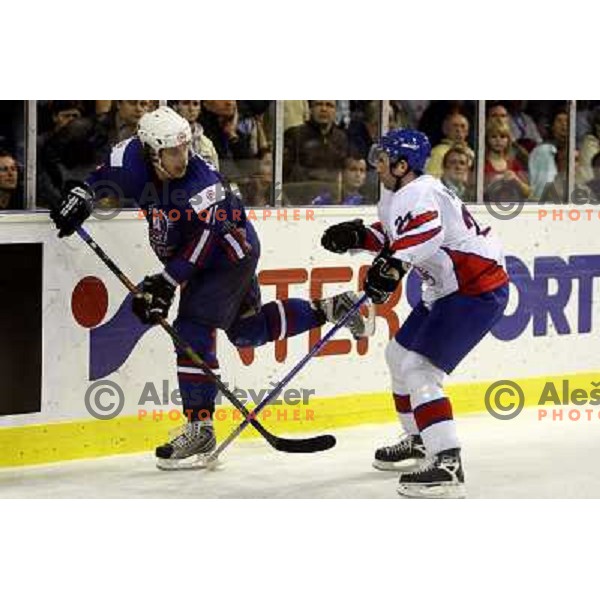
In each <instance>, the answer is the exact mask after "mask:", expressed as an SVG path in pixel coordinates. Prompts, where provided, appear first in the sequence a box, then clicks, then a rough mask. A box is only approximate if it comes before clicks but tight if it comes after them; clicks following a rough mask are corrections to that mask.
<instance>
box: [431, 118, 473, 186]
mask: <svg viewBox="0 0 600 600" xmlns="http://www.w3.org/2000/svg"><path fill="white" fill-rule="evenodd" d="M442 131H443V133H444V138H443V139H442V141H441V142H440V143H439V144H438V145H437V146H434V147H433V149H432V150H431V156H430V158H429V160H428V161H427V166H426V167H425V169H426V171H427V173H429V175H433V176H434V177H441V176H442V174H443V166H442V163H443V160H444V156H445V155H446V152H448V150H450V148H452V146H454V145H455V144H464V145H465V147H466V148H467V151H468V152H469V154H470V157H471V159H470V164H469V169H470V168H471V167H472V166H473V163H474V161H475V153H474V152H473V150H471V148H469V146H468V143H467V140H468V137H469V121H468V119H467V117H465V116H464V115H463V114H462V113H459V112H453V113H450V114H449V115H447V116H446V118H445V119H444V124H443V125H442Z"/></svg>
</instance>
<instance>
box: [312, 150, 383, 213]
mask: <svg viewBox="0 0 600 600" xmlns="http://www.w3.org/2000/svg"><path fill="white" fill-rule="evenodd" d="M366 182H367V161H366V160H365V159H364V158H362V156H348V157H347V158H346V161H345V165H344V171H343V173H342V193H341V194H340V195H339V197H338V199H337V200H336V198H335V196H333V195H332V194H331V193H328V192H324V193H323V194H321V195H319V196H317V197H316V198H315V199H314V200H313V201H312V203H313V204H314V205H316V206H325V205H330V204H346V205H358V204H372V203H373V200H370V199H367V197H366V195H365V190H364V188H365V184H366Z"/></svg>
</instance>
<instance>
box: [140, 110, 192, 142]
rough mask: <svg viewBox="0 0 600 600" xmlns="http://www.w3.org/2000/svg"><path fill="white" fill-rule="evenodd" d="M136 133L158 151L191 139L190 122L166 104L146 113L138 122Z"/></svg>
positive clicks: (142, 140)
mask: <svg viewBox="0 0 600 600" xmlns="http://www.w3.org/2000/svg"><path fill="white" fill-rule="evenodd" d="M137 135H138V137H139V138H140V141H141V142H142V144H147V145H148V146H150V148H152V149H153V150H155V151H156V153H158V152H159V151H160V150H162V149H163V148H175V147H176V146H180V145H181V144H186V143H187V144H189V143H190V142H191V141H192V129H191V127H190V124H189V123H188V122H187V121H186V120H185V119H184V118H183V117H181V116H179V115H178V114H177V113H176V112H175V111H174V110H173V109H172V108H169V107H168V106H159V107H158V108H157V109H156V110H153V111H152V112H149V113H146V114H145V115H143V116H142V118H141V119H140V122H139V123H138V130H137Z"/></svg>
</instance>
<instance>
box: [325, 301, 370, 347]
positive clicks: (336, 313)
mask: <svg viewBox="0 0 600 600" xmlns="http://www.w3.org/2000/svg"><path fill="white" fill-rule="evenodd" d="M356 302H358V296H357V295H356V294H355V293H354V292H344V293H342V294H338V295H337V296H332V297H331V298H324V299H322V300H315V301H314V306H315V308H316V309H317V310H319V311H321V312H322V313H323V314H324V315H325V318H326V319H327V320H328V321H329V322H330V323H338V322H339V321H340V320H341V319H342V318H343V317H344V316H345V315H346V314H347V313H348V312H349V311H350V309H351V308H352V307H353V306H354V304H356ZM346 327H348V329H349V330H350V332H351V333H352V335H353V336H354V338H355V339H358V338H360V337H364V336H366V335H368V334H369V333H368V331H367V329H368V327H367V323H366V322H365V319H364V317H363V316H362V315H361V314H360V312H358V311H357V312H356V313H355V314H354V315H353V316H352V317H351V318H350V320H349V321H348V322H347V324H346Z"/></svg>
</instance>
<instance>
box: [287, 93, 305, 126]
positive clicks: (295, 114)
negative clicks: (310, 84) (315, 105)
mask: <svg viewBox="0 0 600 600" xmlns="http://www.w3.org/2000/svg"><path fill="white" fill-rule="evenodd" d="M308 119H310V110H309V108H308V102H307V101H306V100H286V101H285V102H284V103H283V128H284V130H287V129H290V127H297V126H298V125H302V124H303V123H306V121H308Z"/></svg>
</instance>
